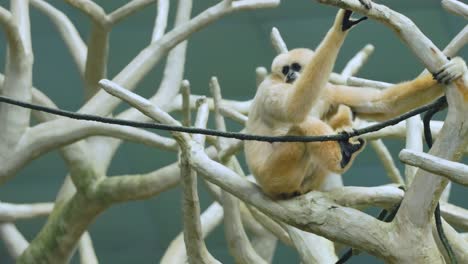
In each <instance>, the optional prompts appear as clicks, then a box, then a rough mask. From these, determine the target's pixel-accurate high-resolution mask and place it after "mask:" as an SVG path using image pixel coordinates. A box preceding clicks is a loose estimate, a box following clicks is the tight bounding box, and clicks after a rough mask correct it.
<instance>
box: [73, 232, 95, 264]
mask: <svg viewBox="0 0 468 264" xmlns="http://www.w3.org/2000/svg"><path fill="white" fill-rule="evenodd" d="M78 249H79V252H80V263H81V264H98V263H99V261H98V259H97V257H96V252H94V247H93V241H92V240H91V236H90V235H89V233H88V232H84V233H83V235H82V236H81V239H80V242H79V244H78Z"/></svg>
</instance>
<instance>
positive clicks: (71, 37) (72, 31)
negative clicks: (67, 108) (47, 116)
mask: <svg viewBox="0 0 468 264" xmlns="http://www.w3.org/2000/svg"><path fill="white" fill-rule="evenodd" d="M30 3H31V4H32V6H33V7H35V8H36V9H37V10H39V11H40V12H42V13H44V14H45V15H46V16H48V17H49V18H50V19H51V20H52V22H53V23H54V25H55V27H56V28H57V30H58V31H59V33H60V35H61V36H62V38H63V40H64V42H65V44H66V46H67V47H68V50H69V52H70V53H71V55H72V57H73V60H74V61H75V64H76V65H77V67H78V71H79V72H80V74H81V76H84V67H85V58H86V54H87V53H88V49H87V47H86V44H85V43H84V42H83V40H82V39H81V37H80V33H78V30H76V28H75V26H74V25H73V23H72V22H71V21H70V19H68V17H67V16H66V15H65V14H64V13H62V12H61V11H60V10H58V9H56V8H55V7H53V6H52V5H50V4H49V3H47V2H46V1H44V0H30Z"/></svg>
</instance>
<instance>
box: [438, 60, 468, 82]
mask: <svg viewBox="0 0 468 264" xmlns="http://www.w3.org/2000/svg"><path fill="white" fill-rule="evenodd" d="M465 71H467V67H466V64H465V61H464V60H463V59H462V58H460V57H455V58H453V59H451V60H450V61H449V62H447V63H446V64H445V65H444V66H442V68H441V69H440V70H439V71H438V72H436V73H433V74H432V76H433V77H434V80H437V82H439V83H440V84H449V83H451V82H453V81H454V80H456V79H458V78H459V77H460V76H462V75H463V74H464V73H465Z"/></svg>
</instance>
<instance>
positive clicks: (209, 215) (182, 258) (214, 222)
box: [160, 202, 224, 264]
mask: <svg viewBox="0 0 468 264" xmlns="http://www.w3.org/2000/svg"><path fill="white" fill-rule="evenodd" d="M223 215H224V212H223V207H221V205H219V203H216V202H215V203H212V204H211V205H210V206H209V207H208V208H207V209H206V210H205V211H204V212H203V213H202V215H201V216H200V223H201V227H202V228H201V229H202V236H203V238H206V237H207V236H208V235H209V234H210V233H211V232H212V231H213V230H214V228H215V227H217V226H218V225H219V224H220V223H221V221H222V220H223ZM183 236H184V234H183V233H181V234H179V235H178V236H177V237H176V238H175V239H174V240H173V241H172V242H171V244H170V245H169V247H168V248H167V250H166V253H164V256H163V257H162V259H161V262H160V263H161V264H185V263H187V251H186V250H185V243H184V239H183Z"/></svg>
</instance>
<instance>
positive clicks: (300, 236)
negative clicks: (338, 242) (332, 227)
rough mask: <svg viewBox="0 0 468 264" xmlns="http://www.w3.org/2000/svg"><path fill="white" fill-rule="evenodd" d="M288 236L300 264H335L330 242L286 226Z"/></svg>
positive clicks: (332, 246)
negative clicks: (297, 254)
mask: <svg viewBox="0 0 468 264" xmlns="http://www.w3.org/2000/svg"><path fill="white" fill-rule="evenodd" d="M286 229H287V230H288V233H289V236H290V237H291V240H292V242H293V244H294V247H295V248H296V250H297V252H298V253H299V256H300V258H301V263H304V264H314V263H335V262H336V261H337V260H338V257H337V256H336V254H335V246H334V244H333V242H331V241H330V240H328V239H326V238H324V237H321V236H317V235H316V234H313V233H308V232H305V231H302V230H300V229H297V228H295V227H293V226H289V225H287V226H286Z"/></svg>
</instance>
